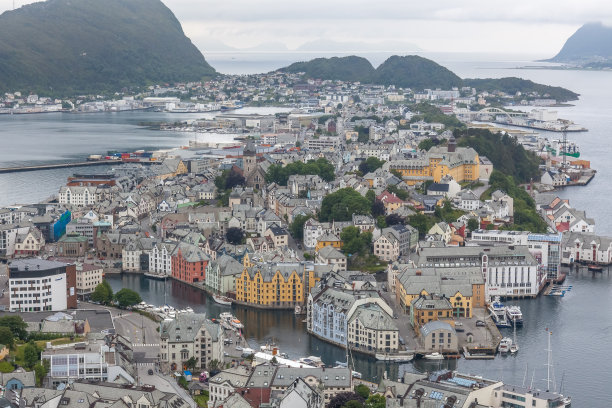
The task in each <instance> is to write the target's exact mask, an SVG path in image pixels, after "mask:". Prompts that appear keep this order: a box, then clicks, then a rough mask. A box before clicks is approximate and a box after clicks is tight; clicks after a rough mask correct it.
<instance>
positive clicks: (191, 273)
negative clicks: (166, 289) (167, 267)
mask: <svg viewBox="0 0 612 408" xmlns="http://www.w3.org/2000/svg"><path fill="white" fill-rule="evenodd" d="M171 259H172V261H171V264H172V265H171V270H172V277H173V278H174V279H178V280H181V281H183V282H187V283H197V282H204V281H205V280H206V266H207V265H208V262H209V261H210V259H209V258H208V256H207V255H206V254H205V253H204V251H203V250H202V249H200V248H199V247H197V246H196V245H191V244H185V243H180V244H179V245H178V247H177V249H176V251H175V252H174V254H172V257H171Z"/></svg>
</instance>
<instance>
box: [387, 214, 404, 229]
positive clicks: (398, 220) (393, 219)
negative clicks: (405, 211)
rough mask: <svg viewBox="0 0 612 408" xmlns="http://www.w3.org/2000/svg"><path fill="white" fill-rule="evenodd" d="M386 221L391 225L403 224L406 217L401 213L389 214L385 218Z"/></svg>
mask: <svg viewBox="0 0 612 408" xmlns="http://www.w3.org/2000/svg"><path fill="white" fill-rule="evenodd" d="M385 223H386V224H387V226H389V227H390V226H392V225H397V224H403V223H404V219H403V218H402V217H401V216H400V215H397V214H389V215H387V217H386V218H385Z"/></svg>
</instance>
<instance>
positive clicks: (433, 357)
mask: <svg viewBox="0 0 612 408" xmlns="http://www.w3.org/2000/svg"><path fill="white" fill-rule="evenodd" d="M423 358H425V359H427V360H444V354H440V353H438V352H437V351H434V352H433V353H430V354H425V355H424V356H423Z"/></svg>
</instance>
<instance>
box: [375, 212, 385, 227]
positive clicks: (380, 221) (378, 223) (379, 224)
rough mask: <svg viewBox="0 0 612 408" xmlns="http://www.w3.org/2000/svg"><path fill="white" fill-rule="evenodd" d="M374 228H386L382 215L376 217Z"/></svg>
mask: <svg viewBox="0 0 612 408" xmlns="http://www.w3.org/2000/svg"><path fill="white" fill-rule="evenodd" d="M376 226H377V227H378V228H381V229H382V228H387V222H386V221H385V216H384V215H379V216H378V217H376Z"/></svg>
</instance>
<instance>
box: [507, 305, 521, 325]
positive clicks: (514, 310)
mask: <svg viewBox="0 0 612 408" xmlns="http://www.w3.org/2000/svg"><path fill="white" fill-rule="evenodd" d="M506 315H507V316H508V324H510V326H512V324H516V325H517V326H522V325H523V312H521V308H520V307H519V306H509V307H507V308H506Z"/></svg>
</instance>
